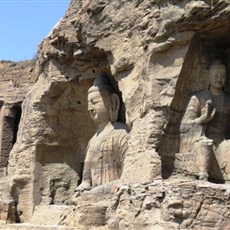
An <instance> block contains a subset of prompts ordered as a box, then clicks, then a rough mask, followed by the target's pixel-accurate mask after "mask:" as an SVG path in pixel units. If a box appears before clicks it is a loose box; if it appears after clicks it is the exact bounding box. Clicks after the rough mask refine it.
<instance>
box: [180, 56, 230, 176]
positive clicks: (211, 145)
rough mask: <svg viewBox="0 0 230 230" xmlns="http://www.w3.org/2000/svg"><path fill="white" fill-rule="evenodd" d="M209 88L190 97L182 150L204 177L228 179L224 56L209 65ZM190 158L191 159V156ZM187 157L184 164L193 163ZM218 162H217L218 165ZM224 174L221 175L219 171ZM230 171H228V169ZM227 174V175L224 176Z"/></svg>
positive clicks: (228, 105) (228, 103)
mask: <svg viewBox="0 0 230 230" xmlns="http://www.w3.org/2000/svg"><path fill="white" fill-rule="evenodd" d="M208 79H209V88H208V90H205V91H201V92H199V93H197V94H195V95H193V96H192V97H191V98H190V101H189V103H188V106H187V108H186V110H185V114H184V116H183V119H182V122H181V146H180V153H181V154H182V155H184V156H186V154H187V157H188V158H189V153H192V154H194V158H193V159H190V160H191V161H193V162H192V164H194V169H192V170H191V169H189V170H188V171H193V172H192V173H194V172H195V175H197V176H199V179H200V180H207V179H208V177H209V176H210V175H213V177H214V178H216V179H220V180H228V178H227V177H228V175H223V174H224V173H225V172H224V168H223V167H225V166H226V165H225V166H224V165H223V164H225V163H224V162H225V160H226V159H225V158H226V157H225V156H226V151H225V150H224V149H226V147H223V146H226V143H227V141H225V140H226V139H229V137H230V129H229V116H230V97H229V95H227V94H226V93H225V92H224V84H225V81H226V66H225V64H224V63H223V62H222V61H221V60H219V59H218V60H217V59H216V60H214V61H213V62H212V63H211V65H210V68H209V74H208ZM187 160H188V161H189V159H187ZM188 161H187V162H186V159H184V162H183V164H187V166H186V165H184V166H183V167H184V168H186V167H187V168H189V167H191V166H190V165H188V164H190V163H189V162H188ZM215 165H216V166H215ZM218 170H219V171H220V173H219V174H222V175H217V174H218V172H217V171H218ZM226 174H228V173H226ZM223 176H224V177H225V178H223Z"/></svg>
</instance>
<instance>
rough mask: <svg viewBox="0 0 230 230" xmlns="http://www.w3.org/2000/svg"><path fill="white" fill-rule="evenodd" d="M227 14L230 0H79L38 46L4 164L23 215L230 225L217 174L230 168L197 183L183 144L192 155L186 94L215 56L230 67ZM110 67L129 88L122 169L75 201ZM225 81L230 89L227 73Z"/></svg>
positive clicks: (75, 222) (147, 225)
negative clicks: (99, 84) (92, 109)
mask: <svg viewBox="0 0 230 230" xmlns="http://www.w3.org/2000/svg"><path fill="white" fill-rule="evenodd" d="M229 15H230V14H229V7H228V2H227V1H208V0H206V1H183V0H178V1H167V0H165V1H163V0H159V1H141V0H135V1H126V0H124V1H115V0H113V1H109V0H103V1H99V0H98V1H88V0H84V1H77V0H72V1H71V3H70V6H69V8H68V9H67V11H66V14H65V16H64V17H63V18H62V19H61V20H60V22H59V23H58V24H57V25H56V26H55V27H54V28H53V30H52V31H51V32H50V34H49V35H48V36H47V37H46V38H45V39H44V40H43V41H42V43H41V44H40V46H39V49H38V54H37V61H36V65H35V66H34V69H33V71H32V74H31V79H34V80H33V81H32V83H31V84H32V85H33V87H32V88H31V89H30V85H28V86H26V87H25V88H26V89H28V93H27V91H26V92H25V93H23V96H25V94H26V93H27V95H26V97H25V100H24V101H23V103H22V114H21V119H20V123H19V129H18V132H17V141H16V143H15V144H14V146H13V149H12V150H11V152H10V155H9V159H7V160H6V165H7V166H6V167H5V166H4V167H5V168H6V169H5V171H6V172H5V175H8V177H7V178H8V179H9V197H11V198H10V199H12V201H14V202H15V206H16V209H15V210H16V211H15V213H16V214H15V216H16V217H17V218H16V220H17V221H21V222H30V223H33V224H42V223H41V221H40V220H41V219H42V220H44V221H43V224H47V225H49V224H52V225H55V224H56V225H65V226H72V227H78V228H80V227H82V228H84V227H85V226H87V227H89V228H92V229H93V228H98V229H103V228H104V229H106V228H110V229H178V228H179V229H180V228H181V229H185V228H187V229H189V228H194V229H200V228H201V227H203V228H204V229H218V228H219V229H227V228H228V226H229V222H228V219H229V211H228V206H229V196H228V193H229V192H228V186H227V185H225V184H222V185H220V184H217V182H218V183H225V182H228V181H229V179H228V178H229V177H228V176H226V175H225V176H224V177H223V180H219V177H218V178H217V179H216V178H208V181H206V182H200V181H198V180H197V174H196V173H193V171H192V170H189V168H193V163H194V160H193V159H194V158H193V157H194V156H193V155H192V156H191V157H190V155H189V154H187V155H189V157H187V158H186V156H187V155H186V154H185V155H183V157H178V156H179V155H178V154H183V153H184V152H181V151H180V149H181V144H183V143H181V131H180V125H181V119H182V116H183V114H184V111H185V109H186V104H187V103H188V100H189V98H190V96H191V95H193V94H195V93H196V92H198V91H202V90H206V89H207V86H208V84H207V81H206V79H207V74H208V66H209V64H210V62H211V61H212V60H213V59H215V58H222V59H224V60H225V63H226V64H227V72H229V48H230V40H229V35H230V31H229V26H228V25H229V22H230V16H229ZM102 73H103V74H104V75H106V76H107V78H108V79H109V81H110V82H111V84H112V85H113V87H114V88H115V90H116V93H117V94H118V95H119V96H120V100H121V108H120V111H119V120H120V121H121V122H123V123H126V124H127V125H128V127H129V133H128V136H129V137H128V149H127V151H126V156H125V159H124V165H123V171H122V174H121V178H120V179H119V180H116V181H115V182H111V183H109V184H106V185H103V186H97V187H95V188H93V189H92V190H90V191H86V192H83V193H82V194H81V195H80V196H79V197H77V200H76V202H75V205H74V206H72V205H71V204H72V203H71V202H72V201H71V199H72V195H73V194H74V189H75V188H76V187H77V186H78V185H79V184H80V183H81V181H82V172H83V167H84V160H85V153H86V148H87V145H88V142H89V140H90V138H91V137H92V136H93V134H94V133H95V131H96V127H94V123H93V121H92V120H91V117H90V115H89V113H88V108H87V107H88V102H87V92H88V89H89V88H90V87H91V86H92V84H93V80H94V78H96V77H97V76H98V75H100V74H102ZM36 80H37V81H36ZM35 81H36V83H35ZM224 87H225V90H224V91H225V92H226V93H227V92H229V78H228V76H227V79H226V85H225V86H224ZM0 94H1V92H0ZM6 95H8V93H6ZM13 95H15V94H13ZM14 100H15V102H16V99H14ZM21 101H22V100H21ZM5 109H6V111H8V112H7V114H8V115H7V116H9V117H10V116H11V113H12V111H11V109H8V108H5ZM7 109H8V110H7ZM224 151H225V152H224V155H226V149H225V150H224ZM217 161H218V159H217ZM217 163H218V162H217ZM227 166H228V160H226V167H227ZM4 167H3V168H4ZM215 167H218V164H217V166H215ZM218 170H219V171H220V173H223V170H224V169H222V168H219V169H218ZM210 175H211V174H210ZM53 207H57V209H55V210H56V215H54V208H53ZM214 210H219V211H216V212H215V211H214ZM12 212H13V211H12ZM217 213H218V215H217ZM49 215H50V218H46V217H47V216H49ZM51 215H52V218H51ZM12 219H13V218H12ZM45 219H49V220H47V221H46V223H44V222H45ZM51 220H52V221H51Z"/></svg>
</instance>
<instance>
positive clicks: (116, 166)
mask: <svg viewBox="0 0 230 230" xmlns="http://www.w3.org/2000/svg"><path fill="white" fill-rule="evenodd" d="M119 108H120V99H119V96H118V95H117V94H116V93H115V91H114V89H113V87H112V86H111V85H110V83H109V81H108V79H107V78H106V77H104V76H99V77H98V78H96V79H95V81H94V84H93V86H92V87H91V88H90V89H89V90H88V111H89V113H90V115H91V117H92V119H93V121H94V123H95V125H96V126H97V131H96V133H95V135H94V136H93V137H92V138H91V140H90V141H89V143H88V147H87V153H86V159H85V162H84V170H83V179H82V183H81V184H80V185H79V186H78V187H77V188H76V192H81V191H83V190H88V189H90V188H91V187H96V186H98V185H102V184H105V183H108V182H111V181H113V180H117V179H119V178H120V176H121V173H122V168H123V162H124V157H125V152H126V150H127V131H128V128H127V126H126V125H125V124H124V123H121V122H118V121H117V120H118V112H119Z"/></svg>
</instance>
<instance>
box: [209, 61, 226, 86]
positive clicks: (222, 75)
mask: <svg viewBox="0 0 230 230" xmlns="http://www.w3.org/2000/svg"><path fill="white" fill-rule="evenodd" d="M225 80H226V67H225V66H224V65H223V64H215V65H212V66H211V67H210V69H209V85H210V87H212V88H214V89H217V90H220V89H221V90H222V89H223V87H224V84H225Z"/></svg>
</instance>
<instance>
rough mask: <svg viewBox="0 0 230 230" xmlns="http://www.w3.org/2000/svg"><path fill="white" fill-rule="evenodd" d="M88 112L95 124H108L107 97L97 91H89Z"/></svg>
mask: <svg viewBox="0 0 230 230" xmlns="http://www.w3.org/2000/svg"><path fill="white" fill-rule="evenodd" d="M88 111H89V113H90V116H91V118H92V119H93V121H94V123H95V124H97V125H100V124H102V123H105V122H109V121H110V113H109V95H106V92H102V91H99V90H95V91H89V93H88Z"/></svg>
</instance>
